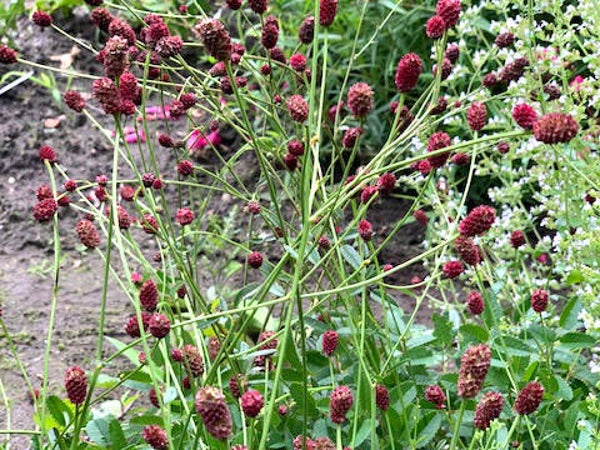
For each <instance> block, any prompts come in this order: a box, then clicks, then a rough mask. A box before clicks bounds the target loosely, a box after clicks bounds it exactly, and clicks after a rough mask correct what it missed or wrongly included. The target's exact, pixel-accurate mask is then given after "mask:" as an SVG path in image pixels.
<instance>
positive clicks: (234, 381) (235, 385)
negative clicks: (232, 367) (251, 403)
mask: <svg viewBox="0 0 600 450" xmlns="http://www.w3.org/2000/svg"><path fill="white" fill-rule="evenodd" d="M247 384H248V383H247V382H246V380H245V379H244V376H243V375H242V374H241V373H238V374H237V375H234V376H232V377H231V378H230V379H229V392H231V395H232V396H233V398H240V397H241V396H242V389H243V390H246V388H247Z"/></svg>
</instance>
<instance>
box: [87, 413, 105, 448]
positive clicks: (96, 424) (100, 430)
mask: <svg viewBox="0 0 600 450" xmlns="http://www.w3.org/2000/svg"><path fill="white" fill-rule="evenodd" d="M85 431H86V433H87V435H88V436H89V438H90V439H91V440H92V442H93V443H95V444H97V445H100V446H102V447H107V446H108V445H109V444H110V430H109V424H108V420H106V419H97V420H91V421H89V422H88V424H87V425H86V427H85Z"/></svg>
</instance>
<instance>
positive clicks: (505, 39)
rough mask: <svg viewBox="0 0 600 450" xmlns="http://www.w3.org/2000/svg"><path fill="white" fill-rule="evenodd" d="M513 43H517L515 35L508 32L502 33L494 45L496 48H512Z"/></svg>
mask: <svg viewBox="0 0 600 450" xmlns="http://www.w3.org/2000/svg"><path fill="white" fill-rule="evenodd" d="M513 42H515V35H514V34H512V33H511V32H509V31H507V32H505V33H500V34H499V35H498V36H496V40H495V41H494V44H496V47H498V48H505V47H510V46H511V45H512V44H513Z"/></svg>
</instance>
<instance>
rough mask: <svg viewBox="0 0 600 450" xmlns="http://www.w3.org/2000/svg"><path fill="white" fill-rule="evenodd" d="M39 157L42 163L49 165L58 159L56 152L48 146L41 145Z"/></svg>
mask: <svg viewBox="0 0 600 450" xmlns="http://www.w3.org/2000/svg"><path fill="white" fill-rule="evenodd" d="M39 155H40V159H41V160H42V161H48V162H49V163H54V162H56V161H57V159H58V157H57V156H56V152H55V151H54V149H53V148H52V147H50V146H49V145H42V146H41V147H40V151H39Z"/></svg>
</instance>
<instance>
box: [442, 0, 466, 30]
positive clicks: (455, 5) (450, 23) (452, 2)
mask: <svg viewBox="0 0 600 450" xmlns="http://www.w3.org/2000/svg"><path fill="white" fill-rule="evenodd" d="M460 7H461V6H460V0H439V1H438V4H437V13H438V16H441V17H442V19H444V23H445V24H446V29H447V30H448V29H450V28H452V27H454V26H455V25H456V24H457V23H458V18H459V17H460Z"/></svg>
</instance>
